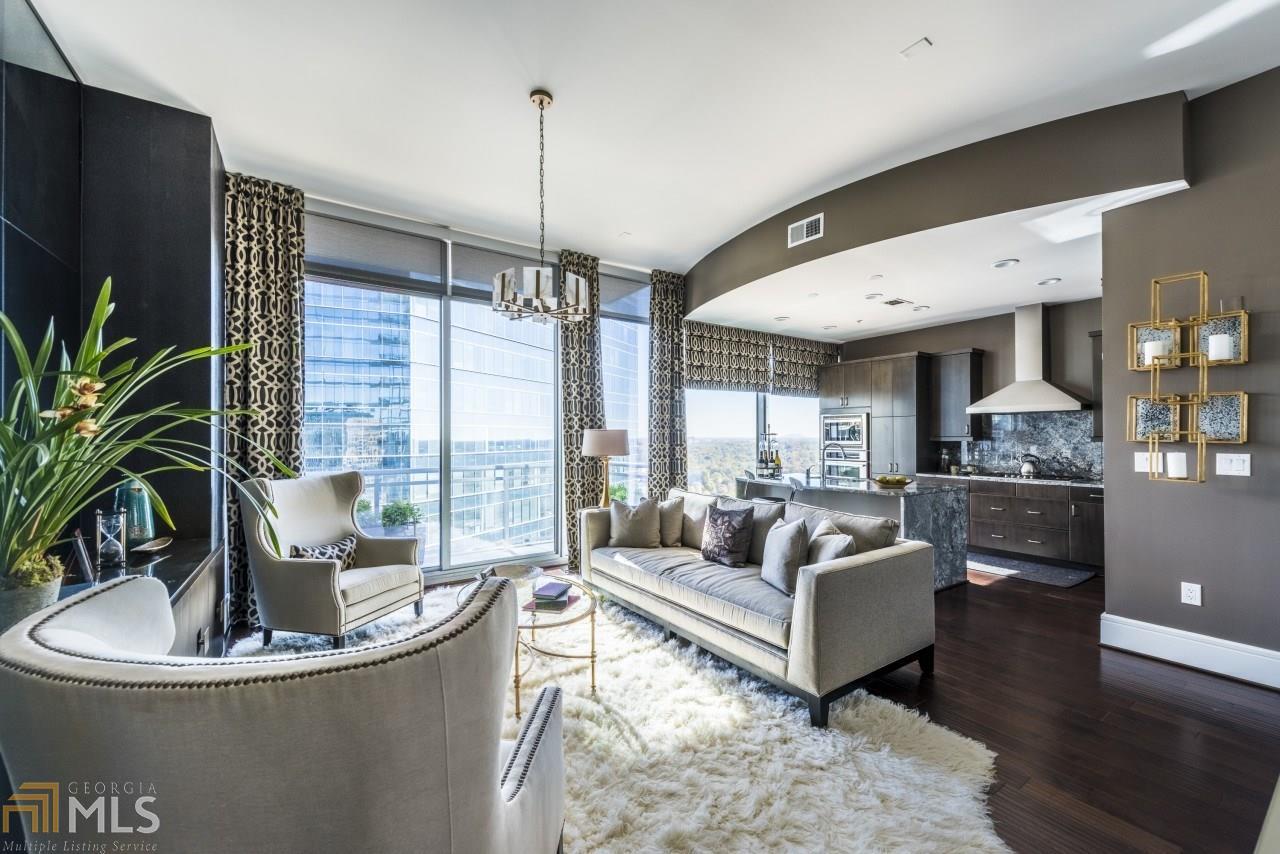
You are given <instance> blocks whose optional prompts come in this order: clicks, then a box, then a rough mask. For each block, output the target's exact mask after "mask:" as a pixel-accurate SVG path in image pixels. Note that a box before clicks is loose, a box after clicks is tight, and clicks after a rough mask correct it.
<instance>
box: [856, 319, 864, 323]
mask: <svg viewBox="0 0 1280 854" xmlns="http://www.w3.org/2000/svg"><path fill="white" fill-rule="evenodd" d="M861 322H862V320H861V319H858V320H855V321H854V323H861Z"/></svg>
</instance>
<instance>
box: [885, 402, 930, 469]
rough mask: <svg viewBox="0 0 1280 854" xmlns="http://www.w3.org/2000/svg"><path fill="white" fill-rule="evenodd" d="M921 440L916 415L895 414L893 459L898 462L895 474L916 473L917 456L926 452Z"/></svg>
mask: <svg viewBox="0 0 1280 854" xmlns="http://www.w3.org/2000/svg"><path fill="white" fill-rule="evenodd" d="M921 444H922V443H921V442H920V441H919V429H918V426H917V422H916V417H915V416H914V415H895V416H893V461H894V462H895V463H896V464H897V465H896V467H895V468H894V470H893V471H894V474H907V475H914V474H915V473H916V458H917V456H918V455H919V454H922V453H924V451H925V448H923V447H921Z"/></svg>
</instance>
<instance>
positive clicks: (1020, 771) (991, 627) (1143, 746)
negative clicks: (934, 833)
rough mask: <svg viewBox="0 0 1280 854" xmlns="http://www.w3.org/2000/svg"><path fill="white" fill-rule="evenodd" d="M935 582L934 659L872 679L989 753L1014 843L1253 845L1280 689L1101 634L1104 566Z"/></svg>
mask: <svg viewBox="0 0 1280 854" xmlns="http://www.w3.org/2000/svg"><path fill="white" fill-rule="evenodd" d="M969 578H970V582H971V583H970V584H968V585H964V586H962V587H959V588H955V589H952V590H948V591H944V592H942V593H939V594H938V596H937V600H936V605H937V621H938V622H937V625H938V638H937V647H936V670H935V672H934V676H933V678H932V680H925V681H924V682H921V681H920V679H919V674H918V670H917V669H916V668H915V667H908V668H905V669H903V670H900V671H897V672H896V673H893V674H890V675H889V676H886V677H884V678H881V679H878V680H876V681H875V682H873V683H872V684H871V686H870V690H872V691H873V692H874V693H876V694H879V695H881V696H883V697H887V698H889V699H891V700H894V701H896V702H900V703H903V704H905V705H909V706H913V707H916V708H919V709H920V710H922V711H924V712H927V713H928V715H929V717H930V718H932V719H933V720H935V721H937V722H938V723H940V724H942V725H944V726H947V727H950V728H951V729H954V730H956V731H957V732H960V733H963V734H965V735H968V736H970V737H972V738H975V739H977V740H979V741H981V742H983V743H984V744H986V745H987V746H988V747H990V748H991V749H992V750H994V751H995V752H996V753H997V755H998V756H997V759H996V769H997V782H996V784H995V786H994V787H993V788H992V792H991V798H990V804H991V812H992V816H993V818H994V820H995V824H996V829H997V831H998V832H999V833H1000V835H1001V837H1003V838H1004V839H1005V840H1006V841H1007V842H1008V843H1009V845H1010V846H1012V847H1013V848H1014V849H1015V850H1017V851H1026V852H1037V854H1040V852H1056V851H1064V852H1065V851H1072V852H1079V851H1087V852H1111V851H1206V852H1212V851H1229V852H1251V851H1253V849H1254V844H1255V841H1256V839H1257V836H1258V832H1259V830H1260V829H1261V827H1262V820H1263V816H1264V815H1265V814H1266V810H1267V807H1268V805H1269V803H1270V800H1271V795H1272V792H1273V790H1274V789H1275V786H1276V775H1277V773H1280V693H1277V692H1274V691H1269V690H1266V689H1263V688H1256V687H1252V686H1249V685H1244V684H1241V683H1239V682H1234V681H1232V680H1229V679H1223V678H1220V677H1216V676H1211V675H1209V674H1205V673H1199V672H1196V671H1193V670H1187V669H1185V668H1181V667H1177V666H1175V665H1171V664H1165V663H1163V662H1158V661H1154V660H1151V659H1146V658H1142V657H1139V656H1135V655H1130V654H1128V653H1123V652H1117V651H1115V650H1108V649H1103V648H1102V647H1099V646H1098V642H1097V641H1098V617H1099V615H1100V614H1101V613H1102V610H1103V580H1102V578H1101V577H1095V578H1093V579H1091V580H1090V581H1087V582H1085V583H1084V584H1082V585H1080V586H1078V587H1074V588H1070V589H1066V590H1064V589H1060V588H1054V587H1048V586H1046V585H1041V584H1032V583H1028V582H1025V581H1016V580H1011V579H995V578H994V577H993V576H988V575H983V574H981V573H970V576H969Z"/></svg>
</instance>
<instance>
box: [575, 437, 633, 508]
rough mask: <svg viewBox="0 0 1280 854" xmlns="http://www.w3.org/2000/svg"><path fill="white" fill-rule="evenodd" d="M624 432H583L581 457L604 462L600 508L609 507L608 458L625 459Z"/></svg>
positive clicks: (625, 442) (625, 441)
mask: <svg viewBox="0 0 1280 854" xmlns="http://www.w3.org/2000/svg"><path fill="white" fill-rule="evenodd" d="M628 453H630V451H628V450H627V431H626V430H583V431H582V455H583V456H584V457H600V458H601V459H602V460H603V461H604V487H603V488H602V489H601V490H600V506H601V507H608V506H609V457H625V456H626V455H627V454H628Z"/></svg>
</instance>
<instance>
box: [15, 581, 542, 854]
mask: <svg viewBox="0 0 1280 854" xmlns="http://www.w3.org/2000/svg"><path fill="white" fill-rule="evenodd" d="M515 633H516V594H515V587H514V586H513V585H512V584H511V582H509V581H506V580H503V579H497V578H494V579H489V580H487V581H485V582H483V583H482V584H480V585H478V586H477V588H476V589H475V591H474V592H473V593H472V594H471V596H470V597H469V598H468V599H467V600H466V602H465V603H464V604H463V605H462V607H460V608H459V609H458V610H457V611H456V612H454V613H453V614H452V615H451V616H449V617H448V618H446V619H444V620H443V621H441V622H439V623H437V624H436V625H434V626H429V627H423V628H422V629H421V630H419V631H418V632H417V633H416V634H414V635H412V636H411V637H408V638H406V639H404V640H400V641H394V642H387V643H381V644H370V645H368V646H360V647H353V648H351V649H347V650H332V651H329V650H326V651H322V652H313V653H305V654H296V655H287V656H277V657H260V658H224V659H208V658H187V657H178V656H170V655H168V654H167V653H168V651H169V649H170V646H171V644H172V642H173V638H174V623H173V615H172V610H171V609H170V606H169V595H168V593H167V591H166V590H165V586H164V584H162V583H161V582H160V581H158V580H157V579H153V578H146V577H142V576H129V577H126V578H121V579H116V580H113V581H110V582H108V583H106V584H104V585H102V586H100V587H96V588H92V589H89V590H86V591H84V592H82V593H80V594H78V595H76V596H74V597H71V598H69V599H67V600H66V601H63V602H59V603H57V604H56V605H53V606H51V607H50V608H47V609H45V610H44V611H41V612H39V613H37V614H35V615H32V616H31V617H28V618H27V619H25V620H23V621H22V622H20V623H18V624H17V625H16V626H14V627H13V628H12V629H10V630H9V631H8V632H6V633H5V634H4V635H0V752H3V754H4V760H5V762H6V764H7V765H8V770H9V775H10V778H11V779H12V780H13V781H14V783H15V784H18V783H21V782H23V781H62V782H63V785H64V786H65V785H66V784H67V783H68V782H70V781H86V780H87V781H102V782H105V783H116V782H118V783H120V784H122V785H123V784H125V783H129V784H131V785H132V786H133V787H134V788H135V789H137V788H138V787H144V788H145V790H144V791H142V792H141V794H143V795H144V796H153V797H154V801H151V802H147V803H144V804H143V807H144V809H145V810H146V811H147V812H149V813H151V814H153V815H154V816H155V817H156V820H157V822H158V824H157V825H156V826H155V827H154V830H153V832H150V833H146V834H143V833H137V832H135V833H131V834H127V835H126V834H122V833H112V832H111V825H112V821H111V819H110V818H108V820H107V821H106V822H105V823H104V827H103V829H102V830H99V829H98V823H97V820H96V819H93V818H89V819H86V818H84V817H83V816H79V817H77V821H78V824H77V828H76V833H75V836H74V838H75V840H76V842H77V844H80V845H88V844H95V845H97V846H99V847H101V848H102V849H103V850H112V849H111V848H110V845H111V844H112V843H117V842H129V843H133V844H137V843H139V842H146V843H148V844H151V845H155V846H157V848H158V850H160V851H183V852H193V854H205V852H234V854H243V852H247V851H275V852H315V851H388V852H401V851H403V852H409V851H415V852H416V851H440V852H448V851H455V852H461V851H466V852H481V853H482V854H490V853H491V854H506V852H512V851H529V852H535V854H551V852H552V851H555V850H557V847H558V845H559V842H560V836H561V829H562V826H563V822H564V765H563V755H562V735H561V694H560V690H559V689H558V688H544V689H543V690H542V692H541V693H540V694H539V695H538V697H537V699H536V701H535V703H534V705H533V708H532V711H531V712H529V714H528V715H527V716H526V717H525V719H524V721H523V722H522V724H521V726H520V729H519V735H518V738H517V740H516V741H514V742H509V741H508V742H504V741H502V740H501V739H500V734H501V731H502V724H503V715H504V701H505V699H506V696H507V692H508V691H509V690H510V685H511V661H512V654H513V651H514V648H515ZM62 794H63V796H64V797H63V800H62V822H61V825H62V826H61V832H60V833H59V832H54V831H52V829H49V830H46V831H44V832H41V831H40V830H39V828H33V827H32V826H31V821H30V816H25V815H24V816H23V820H24V827H25V830H26V834H27V839H28V841H29V842H30V843H31V844H32V846H33V848H32V850H35V847H34V846H35V844H36V843H43V844H44V845H46V846H49V847H50V848H51V849H52V848H55V847H58V846H61V844H62V842H63V841H65V840H66V839H69V838H71V837H69V836H67V831H68V829H69V827H68V822H69V821H70V818H71V816H70V811H69V810H68V809H67V807H66V804H67V802H66V799H65V796H66V795H67V794H69V793H68V792H67V790H66V789H65V788H64V789H63V793H62ZM136 796H137V794H136V793H135V795H132V796H130V795H126V794H122V795H120V797H119V803H118V804H117V806H118V821H119V822H120V825H121V826H130V827H148V826H149V825H150V824H151V820H150V819H148V818H147V817H146V815H144V814H143V813H140V812H138V811H137V810H136V806H135V799H136ZM81 800H83V801H86V804H85V805H86V806H88V805H89V804H90V803H91V802H92V797H90V798H87V799H86V798H82V799H81ZM106 810H107V815H108V816H110V815H115V814H116V811H115V810H112V809H111V807H110V805H109V804H108V805H107V806H106Z"/></svg>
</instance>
